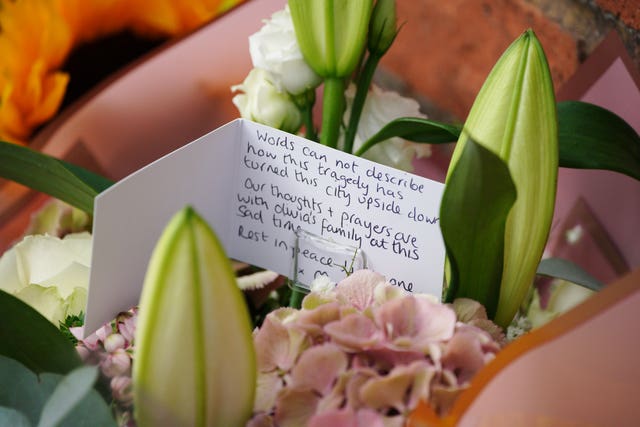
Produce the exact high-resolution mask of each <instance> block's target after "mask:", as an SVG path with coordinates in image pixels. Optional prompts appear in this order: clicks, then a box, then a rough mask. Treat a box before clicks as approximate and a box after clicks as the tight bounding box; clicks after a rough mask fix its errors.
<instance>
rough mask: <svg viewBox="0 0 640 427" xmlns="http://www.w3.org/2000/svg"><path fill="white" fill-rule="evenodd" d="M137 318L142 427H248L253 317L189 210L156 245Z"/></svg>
mask: <svg viewBox="0 0 640 427" xmlns="http://www.w3.org/2000/svg"><path fill="white" fill-rule="evenodd" d="M139 313H140V314H139V317H138V327H137V336H136V342H137V348H136V360H135V362H134V366H133V383H134V404H135V417H136V421H137V423H138V425H140V426H142V427H144V426H239V425H244V424H245V423H246V421H247V420H248V419H249V418H250V417H251V412H252V409H253V400H254V393H255V391H254V389H255V382H256V367H255V352H254V349H253V342H252V338H251V323H250V320H249V314H248V311H247V308H246V305H245V302H244V299H243V297H242V294H241V292H240V290H239V289H238V287H237V286H236V281H235V276H234V274H233V271H232V269H231V266H230V264H229V260H228V258H227V257H226V256H225V254H224V251H223V249H222V247H221V245H220V243H219V242H218V239H217V238H216V236H215V234H214V233H213V231H212V230H211V228H210V227H209V226H208V225H207V224H206V222H205V221H204V220H203V219H202V218H201V217H200V216H198V214H197V213H196V212H195V211H194V210H193V209H192V208H190V207H187V208H185V209H183V210H182V211H180V212H179V213H178V214H176V215H175V216H174V218H173V219H172V220H171V221H170V223H169V225H168V226H167V228H166V229H165V231H164V232H163V234H162V236H161V237H160V240H159V241H158V244H157V246H156V248H155V250H154V252H153V255H152V257H151V261H150V263H149V269H148V271H147V275H146V278H145V283H144V287H143V290H142V296H141V301H140V312H139Z"/></svg>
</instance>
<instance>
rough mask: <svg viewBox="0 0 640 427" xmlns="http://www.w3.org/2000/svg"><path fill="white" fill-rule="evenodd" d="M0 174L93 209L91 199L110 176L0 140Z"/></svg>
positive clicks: (87, 209)
mask: <svg viewBox="0 0 640 427" xmlns="http://www.w3.org/2000/svg"><path fill="white" fill-rule="evenodd" d="M0 177H2V178H6V179H10V180H12V181H16V182H18V183H20V184H23V185H26V186H27V187H30V188H32V189H34V190H37V191H41V192H43V193H46V194H49V195H50V196H53V197H55V198H57V199H60V200H63V201H65V202H67V203H69V204H70V205H73V206H75V207H77V208H79V209H81V210H83V211H85V212H88V213H93V199H94V198H95V196H97V195H98V194H99V193H100V192H101V191H103V190H105V189H106V188H108V187H109V186H111V185H112V184H113V182H111V181H110V180H108V179H106V178H104V177H102V176H100V175H97V174H95V173H93V172H90V171H88V170H86V169H83V168H81V167H79V166H76V165H72V164H70V163H67V162H65V161H63V160H59V159H56V158H55V157H51V156H48V155H46V154H43V153H40V152H38V151H35V150H32V149H30V148H27V147H22V146H19V145H16V144H10V143H8V142H3V141H0Z"/></svg>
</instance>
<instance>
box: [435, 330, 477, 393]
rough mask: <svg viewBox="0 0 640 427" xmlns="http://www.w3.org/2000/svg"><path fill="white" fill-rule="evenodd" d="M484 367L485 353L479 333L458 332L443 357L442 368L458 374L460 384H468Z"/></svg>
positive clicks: (469, 331)
mask: <svg viewBox="0 0 640 427" xmlns="http://www.w3.org/2000/svg"><path fill="white" fill-rule="evenodd" d="M483 366H484V352H483V351H482V344H481V342H480V339H479V338H478V334H477V332H475V331H473V330H471V329H470V327H469V328H468V329H462V330H458V331H456V333H455V334H454V335H453V338H451V340H450V341H449V343H448V344H447V347H446V349H445V351H444V354H443V355H442V367H443V368H444V369H448V370H450V371H453V372H455V373H456V375H457V377H458V384H459V385H463V384H466V383H467V382H468V381H469V380H471V378H472V377H473V376H474V375H475V373H476V372H478V371H479V370H480V369H481V368H482V367H483Z"/></svg>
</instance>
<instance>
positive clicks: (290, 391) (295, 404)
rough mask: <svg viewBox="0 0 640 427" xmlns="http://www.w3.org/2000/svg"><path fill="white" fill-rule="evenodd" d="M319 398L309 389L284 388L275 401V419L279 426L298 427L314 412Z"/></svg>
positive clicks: (304, 423) (305, 422)
mask: <svg viewBox="0 0 640 427" xmlns="http://www.w3.org/2000/svg"><path fill="white" fill-rule="evenodd" d="M319 400H320V398H319V397H318V395H317V394H315V393H314V392H313V391H311V390H299V389H294V388H285V389H284V390H283V391H282V393H280V395H279V396H278V399H277V401H276V410H275V421H276V425H278V426H279V427H300V426H304V425H306V424H307V422H308V421H309V419H310V418H311V417H312V416H313V415H314V414H315V412H316V407H317V405H318V401H319Z"/></svg>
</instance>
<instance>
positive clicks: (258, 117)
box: [231, 68, 302, 133]
mask: <svg viewBox="0 0 640 427" xmlns="http://www.w3.org/2000/svg"><path fill="white" fill-rule="evenodd" d="M231 90H232V91H234V92H236V91H238V90H241V91H242V92H244V93H241V94H238V95H236V96H234V97H233V103H234V104H235V106H236V107H238V110H239V111H240V115H241V116H242V117H244V118H245V119H249V120H253V121H254V122H258V123H262V124H264V125H267V126H271V127H273V128H277V129H282V130H283V131H285V132H290V133H295V132H296V131H297V130H298V129H300V125H301V124H302V114H301V113H300V110H299V109H298V107H297V106H296V104H295V103H294V102H293V101H292V100H291V96H289V94H287V93H286V92H280V91H278V89H277V88H276V87H275V86H274V84H273V83H272V82H271V80H270V79H269V75H268V73H267V72H266V71H265V70H263V69H260V68H254V69H253V70H251V72H249V75H248V76H247V78H246V79H244V82H242V84H239V85H236V86H232V87H231Z"/></svg>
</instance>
